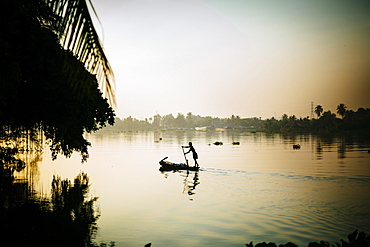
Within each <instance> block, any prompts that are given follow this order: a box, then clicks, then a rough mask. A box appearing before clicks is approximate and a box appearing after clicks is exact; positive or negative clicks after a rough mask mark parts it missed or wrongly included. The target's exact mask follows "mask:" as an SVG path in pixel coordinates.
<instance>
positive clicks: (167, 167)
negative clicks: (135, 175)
mask: <svg viewBox="0 0 370 247" xmlns="http://www.w3.org/2000/svg"><path fill="white" fill-rule="evenodd" d="M167 158H168V157H165V158H164V159H162V160H160V161H159V165H160V166H161V167H160V168H159V170H160V171H178V170H189V171H199V167H198V166H189V165H187V164H185V163H173V162H170V161H165V159H167Z"/></svg>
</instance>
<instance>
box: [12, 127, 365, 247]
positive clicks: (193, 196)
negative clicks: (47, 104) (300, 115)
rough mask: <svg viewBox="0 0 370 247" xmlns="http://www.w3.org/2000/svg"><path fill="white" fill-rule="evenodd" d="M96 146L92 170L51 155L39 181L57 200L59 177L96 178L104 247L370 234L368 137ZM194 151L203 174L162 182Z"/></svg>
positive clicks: (99, 141)
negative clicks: (188, 148)
mask: <svg viewBox="0 0 370 247" xmlns="http://www.w3.org/2000/svg"><path fill="white" fill-rule="evenodd" d="M88 140H89V141H90V142H91V143H92V147H91V148H90V151H89V153H90V158H89V159H88V162H87V163H84V164H81V163H80V157H79V155H78V154H74V155H72V157H71V158H69V159H66V158H64V157H61V156H59V157H58V159H57V160H56V161H51V158H50V156H51V155H50V151H48V150H45V152H44V154H43V157H42V161H40V162H38V165H37V169H34V170H35V171H34V172H33V173H34V178H33V179H34V180H35V182H34V184H35V185H34V186H35V187H36V189H37V190H38V191H42V193H43V194H48V193H49V192H50V189H51V180H52V178H53V175H58V176H60V177H61V178H62V179H64V178H68V179H73V178H74V177H75V176H76V175H77V174H78V173H79V172H81V171H82V172H85V173H87V175H88V176H89V178H90V183H91V190H90V191H91V194H92V196H96V197H98V198H99V199H98V200H97V202H96V206H97V207H98V209H99V212H100V214H101V216H100V218H99V220H98V227H99V230H98V234H97V237H96V239H97V241H98V242H99V241H106V242H109V241H114V242H115V244H116V246H144V245H145V244H147V243H152V246H245V244H246V243H249V242H251V241H253V242H254V243H259V242H263V241H266V242H270V241H271V242H275V243H276V244H285V243H287V242H289V241H290V242H293V243H295V244H297V245H299V246H307V245H308V243H309V242H312V241H320V240H324V241H328V242H330V243H332V244H334V243H335V242H339V240H340V239H341V238H342V239H346V237H347V235H348V234H349V233H351V232H353V231H354V230H356V229H358V230H360V231H365V232H367V233H369V232H370V225H369V222H370V207H369V205H370V197H369V195H370V153H369V150H370V140H369V139H368V138H364V137H362V136H361V135H334V136H316V135H282V134H275V133H274V134H269V133H261V132H256V133H253V132H237V131H219V132H216V131H215V132H208V131H204V132H203V131H162V132H108V131H102V132H98V133H96V134H93V135H90V136H88ZM189 141H191V142H192V143H193V145H194V147H195V149H196V151H197V153H198V155H199V160H198V161H199V164H200V166H201V169H200V171H199V172H194V171H190V172H185V171H182V172H160V171H159V170H158V169H159V164H158V161H159V160H161V159H162V158H164V157H168V160H169V161H172V162H184V156H183V153H182V149H181V146H182V145H187V144H188V142H189ZM216 141H218V142H222V143H223V145H214V144H213V143H214V142H216ZM233 142H234V144H236V142H239V145H233ZM294 144H299V145H300V149H293V145H294ZM188 158H189V162H190V164H193V160H192V159H191V155H188ZM18 176H21V174H18Z"/></svg>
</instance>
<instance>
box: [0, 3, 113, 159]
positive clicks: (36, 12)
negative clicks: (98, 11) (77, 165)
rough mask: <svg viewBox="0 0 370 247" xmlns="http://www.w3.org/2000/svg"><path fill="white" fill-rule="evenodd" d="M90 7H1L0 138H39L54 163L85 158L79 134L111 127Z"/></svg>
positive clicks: (108, 84)
mask: <svg viewBox="0 0 370 247" xmlns="http://www.w3.org/2000/svg"><path fill="white" fill-rule="evenodd" d="M88 3H90V5H91V8H92V9H93V10H94V8H93V6H92V4H91V2H90V0H52V1H50V0H12V1H1V2H0V18H1V19H0V21H1V22H2V23H3V27H4V28H2V30H1V33H0V34H1V35H0V137H1V135H3V134H4V135H7V136H6V138H8V137H9V133H20V132H22V131H23V132H26V133H28V132H29V131H30V130H31V131H36V132H37V131H39V130H41V131H43V133H44V134H45V137H46V139H48V140H49V141H51V143H52V146H51V149H53V157H54V155H56V154H57V153H59V152H61V153H63V154H64V155H66V156H70V155H71V152H72V151H79V152H81V154H82V155H83V158H86V157H87V146H89V143H88V142H87V140H85V139H84V137H83V133H84V132H92V131H95V130H97V129H99V128H101V127H103V126H105V124H106V123H107V122H108V123H109V124H113V122H114V112H113V109H111V107H110V106H109V104H108V102H107V99H106V98H108V101H109V103H110V105H114V104H115V98H114V91H113V84H114V74H113V71H112V68H111V66H110V64H109V62H108V60H107V58H106V56H105V53H104V50H103V46H102V44H101V42H100V40H99V37H98V35H97V32H96V30H95V28H94V26H93V21H92V18H91V16H90V13H89V10H88ZM94 12H95V11H94ZM7 13H11V15H9V14H7ZM4 126H5V127H4ZM4 129H6V131H3V130H4ZM17 138H18V137H15V138H14V139H17ZM0 139H1V138H0Z"/></svg>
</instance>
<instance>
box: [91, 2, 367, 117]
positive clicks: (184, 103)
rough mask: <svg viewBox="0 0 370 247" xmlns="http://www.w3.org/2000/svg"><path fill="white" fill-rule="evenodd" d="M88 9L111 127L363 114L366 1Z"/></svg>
mask: <svg viewBox="0 0 370 247" xmlns="http://www.w3.org/2000/svg"><path fill="white" fill-rule="evenodd" d="M91 1H92V3H93V5H94V7H95V10H96V12H97V14H98V17H99V19H100V24H99V23H97V24H96V29H97V31H98V33H99V34H100V36H101V39H102V41H103V45H104V48H105V52H106V55H107V57H108V60H109V61H110V63H111V65H112V67H113V71H114V73H115V78H116V87H115V88H116V100H117V105H116V107H115V111H116V114H117V116H118V117H120V118H126V117H128V116H132V117H135V118H137V119H144V118H149V117H152V116H154V115H155V114H160V115H167V114H170V113H172V114H173V115H174V116H175V117H176V115H177V113H182V114H184V115H186V114H187V113H188V112H191V113H193V114H194V115H201V116H213V117H221V118H225V117H230V116H231V115H238V116H240V117H242V118H248V117H261V118H262V119H265V118H271V117H276V118H280V117H281V116H282V115H283V114H288V115H289V116H290V115H295V116H297V117H306V116H310V115H311V104H313V106H314V107H315V106H316V105H321V106H322V107H323V109H324V111H326V110H331V111H332V112H336V107H337V105H338V104H340V103H344V104H345V105H346V106H347V107H348V109H350V110H355V111H356V110H357V109H358V108H359V107H364V108H369V107H370V97H369V95H370V1H367V0H356V1H350V0H346V1H344V0H325V1H322V0H309V1H308V0H91Z"/></svg>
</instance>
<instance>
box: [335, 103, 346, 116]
mask: <svg viewBox="0 0 370 247" xmlns="http://www.w3.org/2000/svg"><path fill="white" fill-rule="evenodd" d="M346 112H347V106H346V105H345V104H339V105H338V106H337V113H338V115H339V116H341V117H342V119H343V118H344V115H345V114H346Z"/></svg>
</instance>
